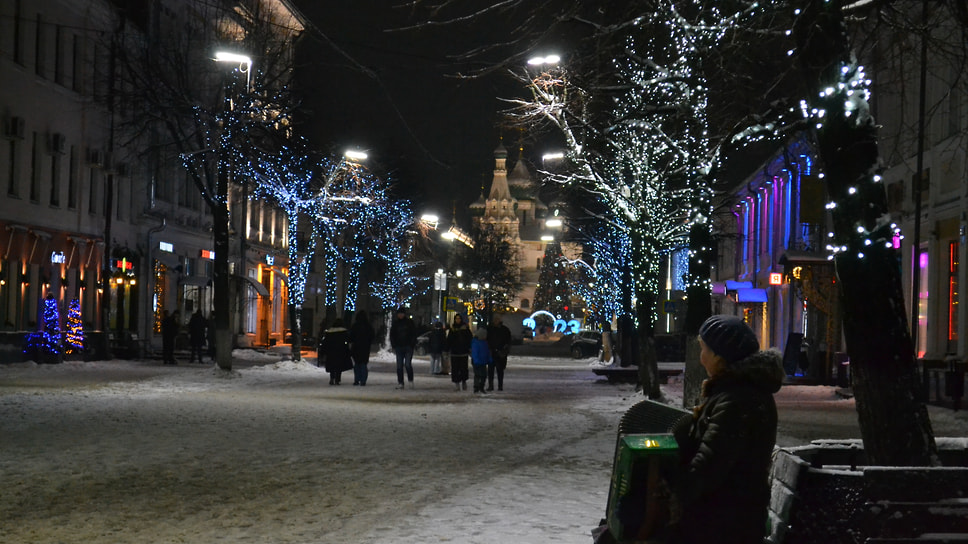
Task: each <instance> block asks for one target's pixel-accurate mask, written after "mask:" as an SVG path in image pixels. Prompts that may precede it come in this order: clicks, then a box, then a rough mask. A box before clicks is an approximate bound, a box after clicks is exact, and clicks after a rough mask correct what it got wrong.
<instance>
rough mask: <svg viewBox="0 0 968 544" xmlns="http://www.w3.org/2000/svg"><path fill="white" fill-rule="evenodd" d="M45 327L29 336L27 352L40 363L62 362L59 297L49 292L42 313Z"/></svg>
mask: <svg viewBox="0 0 968 544" xmlns="http://www.w3.org/2000/svg"><path fill="white" fill-rule="evenodd" d="M41 322H42V323H43V328H42V329H41V330H40V331H39V332H35V333H33V334H31V335H29V336H28V337H27V346H26V350H25V351H26V352H27V353H28V354H29V355H30V356H31V357H32V358H33V360H34V361H37V362H38V363H57V362H60V355H61V346H60V342H61V334H60V318H59V316H58V311H57V299H55V298H54V296H53V295H50V294H48V295H47V298H45V299H44V309H43V314H42V315H41Z"/></svg>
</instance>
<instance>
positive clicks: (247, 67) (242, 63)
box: [215, 51, 252, 92]
mask: <svg viewBox="0 0 968 544" xmlns="http://www.w3.org/2000/svg"><path fill="white" fill-rule="evenodd" d="M215 60H216V61H218V62H237V63H239V71H240V72H242V73H244V74H245V92H249V86H250V84H251V82H252V58H251V57H249V56H247V55H240V54H238V53H229V52H227V51H218V52H216V53H215ZM243 67H244V68H243Z"/></svg>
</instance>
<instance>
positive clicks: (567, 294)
mask: <svg viewBox="0 0 968 544" xmlns="http://www.w3.org/2000/svg"><path fill="white" fill-rule="evenodd" d="M568 268H569V264H568V260H567V259H565V256H564V255H562V253H561V244H560V243H559V242H558V241H554V242H551V243H549V244H548V245H547V246H546V247H545V254H544V259H542V261H541V272H540V273H539V276H538V287H537V290H536V291H535V294H534V307H535V309H537V310H546V311H548V312H551V313H552V314H554V315H555V317H557V318H559V319H563V318H565V317H567V316H568V315H570V314H569V309H570V307H571V285H570V282H569V281H568Z"/></svg>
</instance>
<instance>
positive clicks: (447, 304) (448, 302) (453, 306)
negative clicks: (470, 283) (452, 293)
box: [444, 297, 460, 312]
mask: <svg viewBox="0 0 968 544" xmlns="http://www.w3.org/2000/svg"><path fill="white" fill-rule="evenodd" d="M444 311H445V312H459V311H460V299H459V298H457V297H444Z"/></svg>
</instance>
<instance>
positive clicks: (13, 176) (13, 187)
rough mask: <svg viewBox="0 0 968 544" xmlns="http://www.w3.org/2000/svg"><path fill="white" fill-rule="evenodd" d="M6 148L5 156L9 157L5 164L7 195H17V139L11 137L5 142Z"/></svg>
mask: <svg viewBox="0 0 968 544" xmlns="http://www.w3.org/2000/svg"><path fill="white" fill-rule="evenodd" d="M7 150H8V154H7V156H8V157H9V158H10V162H9V163H8V164H7V195H9V196H19V195H20V191H19V190H18V189H17V140H14V139H13V138H11V139H10V141H9V142H7Z"/></svg>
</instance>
